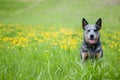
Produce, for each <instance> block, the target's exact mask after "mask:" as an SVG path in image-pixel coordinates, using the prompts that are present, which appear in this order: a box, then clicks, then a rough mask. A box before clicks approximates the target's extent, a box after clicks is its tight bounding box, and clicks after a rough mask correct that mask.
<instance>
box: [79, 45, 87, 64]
mask: <svg viewBox="0 0 120 80" xmlns="http://www.w3.org/2000/svg"><path fill="white" fill-rule="evenodd" d="M81 59H82V63H84V62H85V61H86V60H87V59H88V49H87V47H85V46H82V48H81Z"/></svg>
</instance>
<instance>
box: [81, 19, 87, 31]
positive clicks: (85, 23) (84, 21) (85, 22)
mask: <svg viewBox="0 0 120 80" xmlns="http://www.w3.org/2000/svg"><path fill="white" fill-rule="evenodd" d="M86 25H88V22H87V21H86V20H85V18H83V19H82V27H83V30H85V26H86Z"/></svg>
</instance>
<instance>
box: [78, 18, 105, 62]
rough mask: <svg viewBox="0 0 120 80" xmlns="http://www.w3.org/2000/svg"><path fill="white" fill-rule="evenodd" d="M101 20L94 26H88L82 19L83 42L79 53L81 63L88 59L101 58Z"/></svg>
mask: <svg viewBox="0 0 120 80" xmlns="http://www.w3.org/2000/svg"><path fill="white" fill-rule="evenodd" d="M101 24H102V20H101V18H99V19H98V20H97V22H96V23H95V24H94V25H90V24H88V22H87V21H86V20H85V19H84V18H83V20H82V27H83V30H84V41H83V42H82V47H81V51H80V55H81V59H82V62H84V61H86V60H87V59H88V58H90V59H100V58H102V57H103V50H102V46H101V42H100V33H99V31H100V29H101Z"/></svg>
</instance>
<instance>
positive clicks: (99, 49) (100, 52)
mask: <svg viewBox="0 0 120 80" xmlns="http://www.w3.org/2000/svg"><path fill="white" fill-rule="evenodd" d="M102 56H103V50H102V47H101V46H98V47H97V48H96V50H95V58H96V59H100V58H102Z"/></svg>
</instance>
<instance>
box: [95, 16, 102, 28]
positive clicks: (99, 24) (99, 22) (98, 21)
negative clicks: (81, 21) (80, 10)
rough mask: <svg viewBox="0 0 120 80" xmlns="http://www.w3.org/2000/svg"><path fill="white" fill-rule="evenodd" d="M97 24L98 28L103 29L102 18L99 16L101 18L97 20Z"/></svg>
mask: <svg viewBox="0 0 120 80" xmlns="http://www.w3.org/2000/svg"><path fill="white" fill-rule="evenodd" d="M96 25H97V28H98V30H100V29H101V26H102V19H101V18H99V19H98V20H97V22H96Z"/></svg>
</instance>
